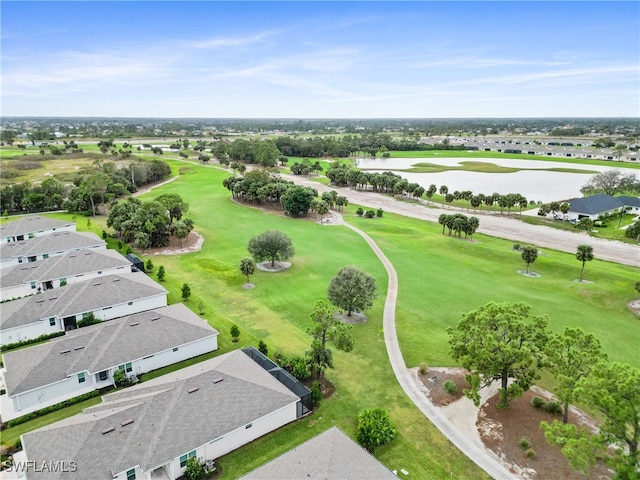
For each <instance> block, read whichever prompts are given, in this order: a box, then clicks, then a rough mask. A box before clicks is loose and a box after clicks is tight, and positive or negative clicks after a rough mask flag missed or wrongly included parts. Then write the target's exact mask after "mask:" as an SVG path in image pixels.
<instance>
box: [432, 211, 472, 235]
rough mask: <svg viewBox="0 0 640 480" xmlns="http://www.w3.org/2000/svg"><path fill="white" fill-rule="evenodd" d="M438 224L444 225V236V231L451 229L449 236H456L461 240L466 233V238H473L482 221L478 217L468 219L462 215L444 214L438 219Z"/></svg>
mask: <svg viewBox="0 0 640 480" xmlns="http://www.w3.org/2000/svg"><path fill="white" fill-rule="evenodd" d="M438 223H439V224H440V225H442V234H443V235H444V229H445V228H448V229H449V236H451V235H452V234H455V235H456V236H457V237H459V238H461V237H462V234H463V233H464V238H467V236H468V237H469V238H471V237H473V234H474V233H476V230H478V227H479V226H480V219H479V218H478V217H467V216H466V215H463V214H461V213H455V214H453V215H447V214H446V213H443V214H442V215H440V216H439V217H438Z"/></svg>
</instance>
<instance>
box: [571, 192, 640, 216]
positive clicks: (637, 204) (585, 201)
mask: <svg viewBox="0 0 640 480" xmlns="http://www.w3.org/2000/svg"><path fill="white" fill-rule="evenodd" d="M620 209H625V211H626V212H627V213H631V214H640V198H638V197H631V196H619V197H612V196H611V195H607V194H605V193H598V194H597V195H591V196H589V197H583V198H574V199H572V200H569V211H568V212H567V217H568V219H569V220H580V219H581V218H590V219H591V220H597V219H598V217H599V216H600V215H608V214H614V213H617V212H619V211H620Z"/></svg>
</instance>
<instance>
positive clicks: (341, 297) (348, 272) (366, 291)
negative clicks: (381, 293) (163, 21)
mask: <svg viewBox="0 0 640 480" xmlns="http://www.w3.org/2000/svg"><path fill="white" fill-rule="evenodd" d="M377 295H378V293H377V286H376V280H375V278H373V277H372V276H371V275H369V274H368V273H365V272H364V271H362V270H360V269H359V268H357V267H354V266H347V267H343V268H341V269H340V271H339V272H338V274H337V275H336V276H335V277H333V279H332V280H331V283H329V288H328V289H327V296H328V298H329V301H330V302H331V303H333V304H334V305H335V306H336V307H339V308H341V309H343V310H345V311H346V312H347V316H351V313H352V312H353V311H359V312H364V311H366V310H368V309H369V308H371V306H372V305H373V301H374V300H375V299H376V297H377Z"/></svg>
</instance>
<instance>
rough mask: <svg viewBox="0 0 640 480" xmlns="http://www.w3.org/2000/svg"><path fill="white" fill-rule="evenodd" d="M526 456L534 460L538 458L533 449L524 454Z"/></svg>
mask: <svg viewBox="0 0 640 480" xmlns="http://www.w3.org/2000/svg"><path fill="white" fill-rule="evenodd" d="M524 456H525V457H527V458H534V457H535V456H536V451H535V450H534V449H533V448H530V449H528V450H527V451H526V452H524Z"/></svg>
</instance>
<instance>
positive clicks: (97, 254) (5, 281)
mask: <svg viewBox="0 0 640 480" xmlns="http://www.w3.org/2000/svg"><path fill="white" fill-rule="evenodd" d="M117 267H126V268H128V269H129V270H130V267H131V262H129V260H127V259H126V258H125V257H123V256H122V255H121V254H120V253H118V252H117V251H116V250H102V249H99V250H96V249H91V250H81V251H78V252H76V251H73V252H67V253H65V254H64V255H56V256H55V257H49V258H46V259H44V260H38V261H37V262H28V263H21V264H19V265H16V266H15V267H11V268H4V269H2V270H0V288H9V287H14V286H18V285H22V284H23V283H29V282H45V281H49V280H57V279H58V278H67V277H73V276H76V275H84V274H87V273H92V272H93V273H95V272H98V271H99V270H106V269H110V268H117Z"/></svg>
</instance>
